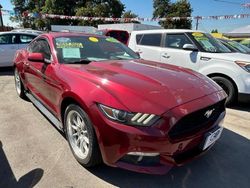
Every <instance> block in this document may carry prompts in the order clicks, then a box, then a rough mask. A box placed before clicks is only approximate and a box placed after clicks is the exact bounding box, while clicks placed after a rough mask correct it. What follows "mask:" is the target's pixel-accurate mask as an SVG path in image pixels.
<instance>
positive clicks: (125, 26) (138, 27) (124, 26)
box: [98, 23, 163, 33]
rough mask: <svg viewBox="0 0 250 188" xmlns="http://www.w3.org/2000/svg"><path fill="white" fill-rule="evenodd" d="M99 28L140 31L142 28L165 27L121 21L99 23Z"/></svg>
mask: <svg viewBox="0 0 250 188" xmlns="http://www.w3.org/2000/svg"><path fill="white" fill-rule="evenodd" d="M98 29H99V30H104V29H108V30H111V29H112V30H124V31H127V32H129V33H131V32H132V31H140V30H153V29H163V28H162V27H160V26H155V25H147V24H136V23H121V24H101V25H98Z"/></svg>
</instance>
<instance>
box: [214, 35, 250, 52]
mask: <svg viewBox="0 0 250 188" xmlns="http://www.w3.org/2000/svg"><path fill="white" fill-rule="evenodd" d="M217 40H219V41H220V42H221V43H222V44H223V45H225V46H226V47H227V48H228V49H230V50H231V52H239V53H243V54H250V48H248V47H246V46H244V45H243V44H240V43H238V42H236V41H232V40H229V39H217Z"/></svg>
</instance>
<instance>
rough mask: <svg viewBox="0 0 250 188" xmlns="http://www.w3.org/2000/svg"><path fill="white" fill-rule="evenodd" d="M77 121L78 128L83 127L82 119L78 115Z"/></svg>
mask: <svg viewBox="0 0 250 188" xmlns="http://www.w3.org/2000/svg"><path fill="white" fill-rule="evenodd" d="M76 121H77V125H78V127H81V125H82V120H81V118H80V117H79V116H78V115H77V116H76Z"/></svg>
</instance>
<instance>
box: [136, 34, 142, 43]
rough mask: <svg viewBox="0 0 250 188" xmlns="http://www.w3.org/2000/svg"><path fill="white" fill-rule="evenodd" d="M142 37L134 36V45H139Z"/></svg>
mask: <svg viewBox="0 0 250 188" xmlns="http://www.w3.org/2000/svg"><path fill="white" fill-rule="evenodd" d="M142 36H143V35H136V44H140V42H141V38H142Z"/></svg>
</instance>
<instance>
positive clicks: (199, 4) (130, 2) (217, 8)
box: [0, 0, 250, 32]
mask: <svg viewBox="0 0 250 188" xmlns="http://www.w3.org/2000/svg"><path fill="white" fill-rule="evenodd" d="M223 1H228V2H231V3H225V2H220V0H219V1H218V0H217V1H215V0H190V3H191V6H192V9H193V13H192V16H217V15H235V14H250V9H247V8H243V7H242V6H240V4H242V3H250V1H249V0H248V1H246V0H223ZM121 2H122V3H124V4H125V6H126V10H132V12H134V13H136V14H137V15H139V17H146V18H152V14H153V0H137V1H135V0H121ZM172 2H175V1H174V0H173V1H172ZM237 3H238V4H237ZM0 4H1V5H2V6H3V9H7V10H13V6H12V5H11V3H10V0H0ZM3 21H4V24H5V25H7V24H9V25H13V23H11V22H10V20H9V18H8V16H3ZM146 24H152V25H157V24H158V23H157V22H147V23H146ZM246 25H250V18H245V19H234V20H201V21H200V23H199V30H203V31H206V32H211V30H212V29H218V30H219V32H230V31H232V30H234V29H236V28H239V27H244V26H246ZM193 27H195V21H193Z"/></svg>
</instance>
